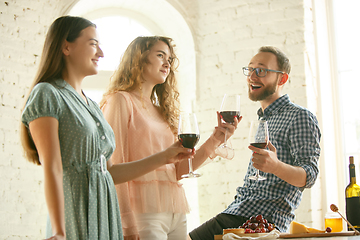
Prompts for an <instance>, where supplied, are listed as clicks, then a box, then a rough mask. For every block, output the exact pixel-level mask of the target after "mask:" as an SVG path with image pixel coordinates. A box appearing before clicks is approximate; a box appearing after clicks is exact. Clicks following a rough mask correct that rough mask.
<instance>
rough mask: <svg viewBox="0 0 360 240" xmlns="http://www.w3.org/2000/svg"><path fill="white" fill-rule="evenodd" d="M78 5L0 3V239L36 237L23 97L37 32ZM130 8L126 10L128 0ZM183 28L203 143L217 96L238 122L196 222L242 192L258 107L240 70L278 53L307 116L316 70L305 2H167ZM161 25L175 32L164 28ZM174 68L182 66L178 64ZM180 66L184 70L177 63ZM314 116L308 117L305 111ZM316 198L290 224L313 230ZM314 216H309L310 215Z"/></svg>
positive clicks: (22, 0) (36, 194)
mask: <svg viewBox="0 0 360 240" xmlns="http://www.w3.org/2000/svg"><path fill="white" fill-rule="evenodd" d="M75 2H76V1H70V0H63V1H61V0H16V1H15V0H11V1H10V0H9V1H5V2H4V1H3V2H1V3H0V23H1V25H0V33H1V36H2V37H1V49H0V180H1V181H2V182H3V184H1V185H0V216H1V218H0V239H40V238H42V237H44V229H45V220H46V212H47V210H46V204H45V201H44V193H43V173H42V169H41V167H37V166H34V165H32V164H30V163H27V162H26V161H25V160H24V158H23V157H22V152H21V151H22V150H21V147H20V143H19V131H18V126H19V124H20V122H19V118H20V114H21V108H22V106H23V103H24V96H25V95H26V93H27V88H28V86H29V85H30V83H31V82H32V80H33V77H34V75H35V71H36V69H37V65H38V62H39V56H40V54H41V49H42V45H43V41H44V36H45V33H46V31H47V29H48V27H49V25H50V24H51V23H52V21H53V20H54V19H55V18H57V17H58V16H60V15H62V14H63V13H65V12H67V11H68V10H69V6H72V5H73V4H74V3H75ZM127 2H129V1H127ZM168 2H169V3H170V4H172V5H173V6H174V7H175V8H176V9H177V10H178V11H179V13H180V14H182V17H183V18H184V19H185V21H186V22H187V24H188V26H189V29H190V31H191V33H192V34H193V38H194V48H195V54H196V78H197V79H196V80H197V82H196V86H197V88H196V104H195V112H196V113H197V115H198V120H199V122H200V129H201V133H202V135H201V141H204V140H205V139H206V138H207V137H208V136H209V135H210V134H211V132H212V130H213V127H214V126H215V124H216V115H215V111H216V110H217V109H218V108H219V107H220V103H221V99H222V96H223V94H224V93H240V94H241V96H242V110H241V114H242V115H243V116H244V120H243V121H242V122H241V124H240V126H239V128H238V130H237V132H236V134H235V136H234V138H233V139H232V144H233V146H234V147H236V156H235V158H234V159H233V160H231V161H230V160H221V161H220V160H219V159H215V160H214V162H212V163H210V164H208V165H207V166H205V167H204V168H203V169H201V172H202V173H203V176H202V177H201V178H200V179H198V183H199V202H200V204H199V207H200V209H199V211H200V220H201V222H203V221H205V220H207V219H209V218H210V217H212V216H214V215H215V214H217V213H218V212H220V211H222V210H223V209H224V208H225V207H226V206H227V205H228V204H229V203H230V202H231V201H232V199H233V196H234V194H235V189H236V187H237V186H238V185H241V184H242V183H243V177H244V175H245V172H246V168H247V165H248V161H249V157H250V152H249V151H248V150H247V148H246V146H247V140H246V136H247V134H248V124H249V123H248V121H247V119H249V118H250V117H252V116H253V115H254V114H255V113H256V110H257V108H258V104H257V103H253V102H251V101H249V100H248V98H247V90H246V84H245V77H244V76H243V74H242V72H241V67H242V66H245V65H247V63H248V61H249V59H250V58H251V57H252V56H253V54H255V53H256V51H257V49H258V48H259V47H260V46H262V45H274V46H277V47H279V48H281V49H283V50H284V51H285V53H287V54H288V56H289V57H290V60H291V62H292V66H293V68H292V72H291V83H290V84H288V85H287V86H286V87H285V92H286V93H289V94H290V97H291V99H292V100H293V101H294V102H295V103H297V104H299V105H302V106H305V107H307V105H308V102H309V101H308V100H309V99H312V101H316V99H317V96H316V94H315V93H314V92H316V91H314V88H313V87H312V86H311V85H312V84H311V81H312V80H311V79H309V78H311V76H312V74H311V73H309V71H310V70H309V66H310V67H312V69H316V67H314V61H313V59H314V46H313V45H314V42H313V41H314V39H313V35H312V24H311V22H312V12H311V11H312V10H311V1H310V0H304V1H298V0H222V1H217V0H182V1H180V0H169V1H168ZM164 24H168V25H170V26H167V27H176V26H173V24H172V22H171V21H168V20H166V21H164ZM180 60H181V59H180ZM181 64H186V62H181ZM312 110H313V111H315V114H316V108H315V109H312ZM320 190H321V188H320V185H319V184H317V186H316V187H314V188H313V189H312V190H306V191H305V193H304V198H303V201H302V204H301V206H300V209H299V210H298V211H297V220H298V221H300V222H302V223H305V224H308V225H310V226H314V227H321V226H322V224H323V223H322V220H321V219H320V218H319V214H317V212H319V211H320V210H321V209H320V208H321V207H320V206H318V205H319V202H321V198H320V197H319V196H318V195H317V194H316V193H319V192H320ZM314 212H315V214H314Z"/></svg>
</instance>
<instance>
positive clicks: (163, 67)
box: [142, 41, 171, 86]
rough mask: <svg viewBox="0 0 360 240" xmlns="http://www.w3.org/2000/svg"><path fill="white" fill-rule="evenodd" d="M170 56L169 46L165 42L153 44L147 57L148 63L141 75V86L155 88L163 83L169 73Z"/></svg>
mask: <svg viewBox="0 0 360 240" xmlns="http://www.w3.org/2000/svg"><path fill="white" fill-rule="evenodd" d="M170 56H171V53H170V49H169V46H168V45H167V44H166V43H165V42H163V41H158V42H157V43H155V44H154V46H153V47H152V48H151V49H150V52H149V55H148V56H147V61H148V63H147V64H146V66H145V67H144V71H143V74H142V78H143V81H144V83H143V84H149V85H152V86H155V85H157V84H161V83H164V82H165V80H166V78H167V76H168V75H169V73H170V66H171V57H170Z"/></svg>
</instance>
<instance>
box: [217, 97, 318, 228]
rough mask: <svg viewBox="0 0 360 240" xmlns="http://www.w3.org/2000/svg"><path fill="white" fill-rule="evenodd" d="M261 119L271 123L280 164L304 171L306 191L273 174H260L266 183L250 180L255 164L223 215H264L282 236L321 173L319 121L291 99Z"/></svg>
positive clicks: (278, 102) (272, 107)
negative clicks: (318, 164)
mask: <svg viewBox="0 0 360 240" xmlns="http://www.w3.org/2000/svg"><path fill="white" fill-rule="evenodd" d="M258 115H259V117H263V118H264V119H266V120H267V121H268V127H269V135H270V141H271V143H272V144H273V145H274V146H275V148H276V152H277V157H278V159H279V160H280V161H282V162H284V163H287V164H290V165H293V166H299V167H302V168H303V169H304V170H305V172H306V184H305V186H304V187H302V188H299V187H295V186H293V185H291V184H289V183H287V182H285V181H284V180H282V179H280V178H278V177H276V176H275V175H273V174H271V173H264V172H260V175H262V176H265V177H266V178H267V179H266V180H264V181H254V180H249V179H248V177H249V176H251V175H254V174H255V170H256V169H255V168H254V167H253V166H252V161H251V159H250V163H249V166H248V170H247V173H246V175H245V179H244V185H243V186H242V187H238V188H237V195H236V199H235V201H233V202H232V203H231V204H230V205H229V206H228V208H227V209H226V210H225V211H224V212H223V213H227V214H232V215H240V216H244V217H247V218H249V217H251V216H256V215H258V214H262V215H263V216H265V217H266V216H267V217H270V218H271V219H272V221H273V222H274V223H275V225H276V226H277V227H278V228H279V230H280V231H281V232H286V231H287V229H288V227H289V224H290V223H291V221H293V220H294V218H295V215H294V210H295V209H296V208H297V207H298V206H299V204H300V201H301V197H302V191H303V190H304V188H310V187H312V186H313V185H314V183H315V180H316V178H317V175H318V172H319V169H318V166H317V161H318V158H319V156H320V136H321V134H320V129H319V126H318V122H317V119H316V117H315V116H314V115H313V114H312V113H311V112H310V111H308V110H307V109H305V108H303V107H300V106H298V105H296V104H294V103H292V102H290V98H289V96H288V95H284V96H282V97H280V98H278V99H277V100H276V101H275V102H273V103H272V104H271V105H270V106H268V107H267V108H266V109H265V111H264V113H263V112H262V110H261V109H259V111H258Z"/></svg>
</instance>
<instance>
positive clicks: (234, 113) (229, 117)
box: [220, 111, 240, 123]
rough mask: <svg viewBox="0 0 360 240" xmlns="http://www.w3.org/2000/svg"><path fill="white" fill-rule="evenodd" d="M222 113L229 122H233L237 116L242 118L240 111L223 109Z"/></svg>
mask: <svg viewBox="0 0 360 240" xmlns="http://www.w3.org/2000/svg"><path fill="white" fill-rule="evenodd" d="M220 114H221V116H222V117H223V119H224V121H225V122H227V123H233V122H234V117H235V116H236V117H237V119H239V118H240V111H221V112H220Z"/></svg>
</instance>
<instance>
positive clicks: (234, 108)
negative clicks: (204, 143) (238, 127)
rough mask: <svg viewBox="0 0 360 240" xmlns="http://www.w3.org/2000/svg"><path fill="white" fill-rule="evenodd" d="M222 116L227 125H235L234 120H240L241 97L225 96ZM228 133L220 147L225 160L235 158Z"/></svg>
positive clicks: (221, 111)
mask: <svg viewBox="0 0 360 240" xmlns="http://www.w3.org/2000/svg"><path fill="white" fill-rule="evenodd" d="M220 115H221V117H222V120H223V121H225V122H227V123H231V124H233V123H234V118H235V117H237V118H238V119H239V118H240V95H237V94H234V95H230V94H225V95H224V98H223V101H222V103H221V106H220ZM226 133H227V131H226V132H225V139H224V143H223V144H222V145H220V146H219V147H218V151H219V152H220V153H222V154H220V155H222V156H223V157H224V158H227V159H229V160H231V159H233V158H234V155H235V154H234V149H233V148H232V147H231V146H230V145H228V142H227V136H226Z"/></svg>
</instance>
